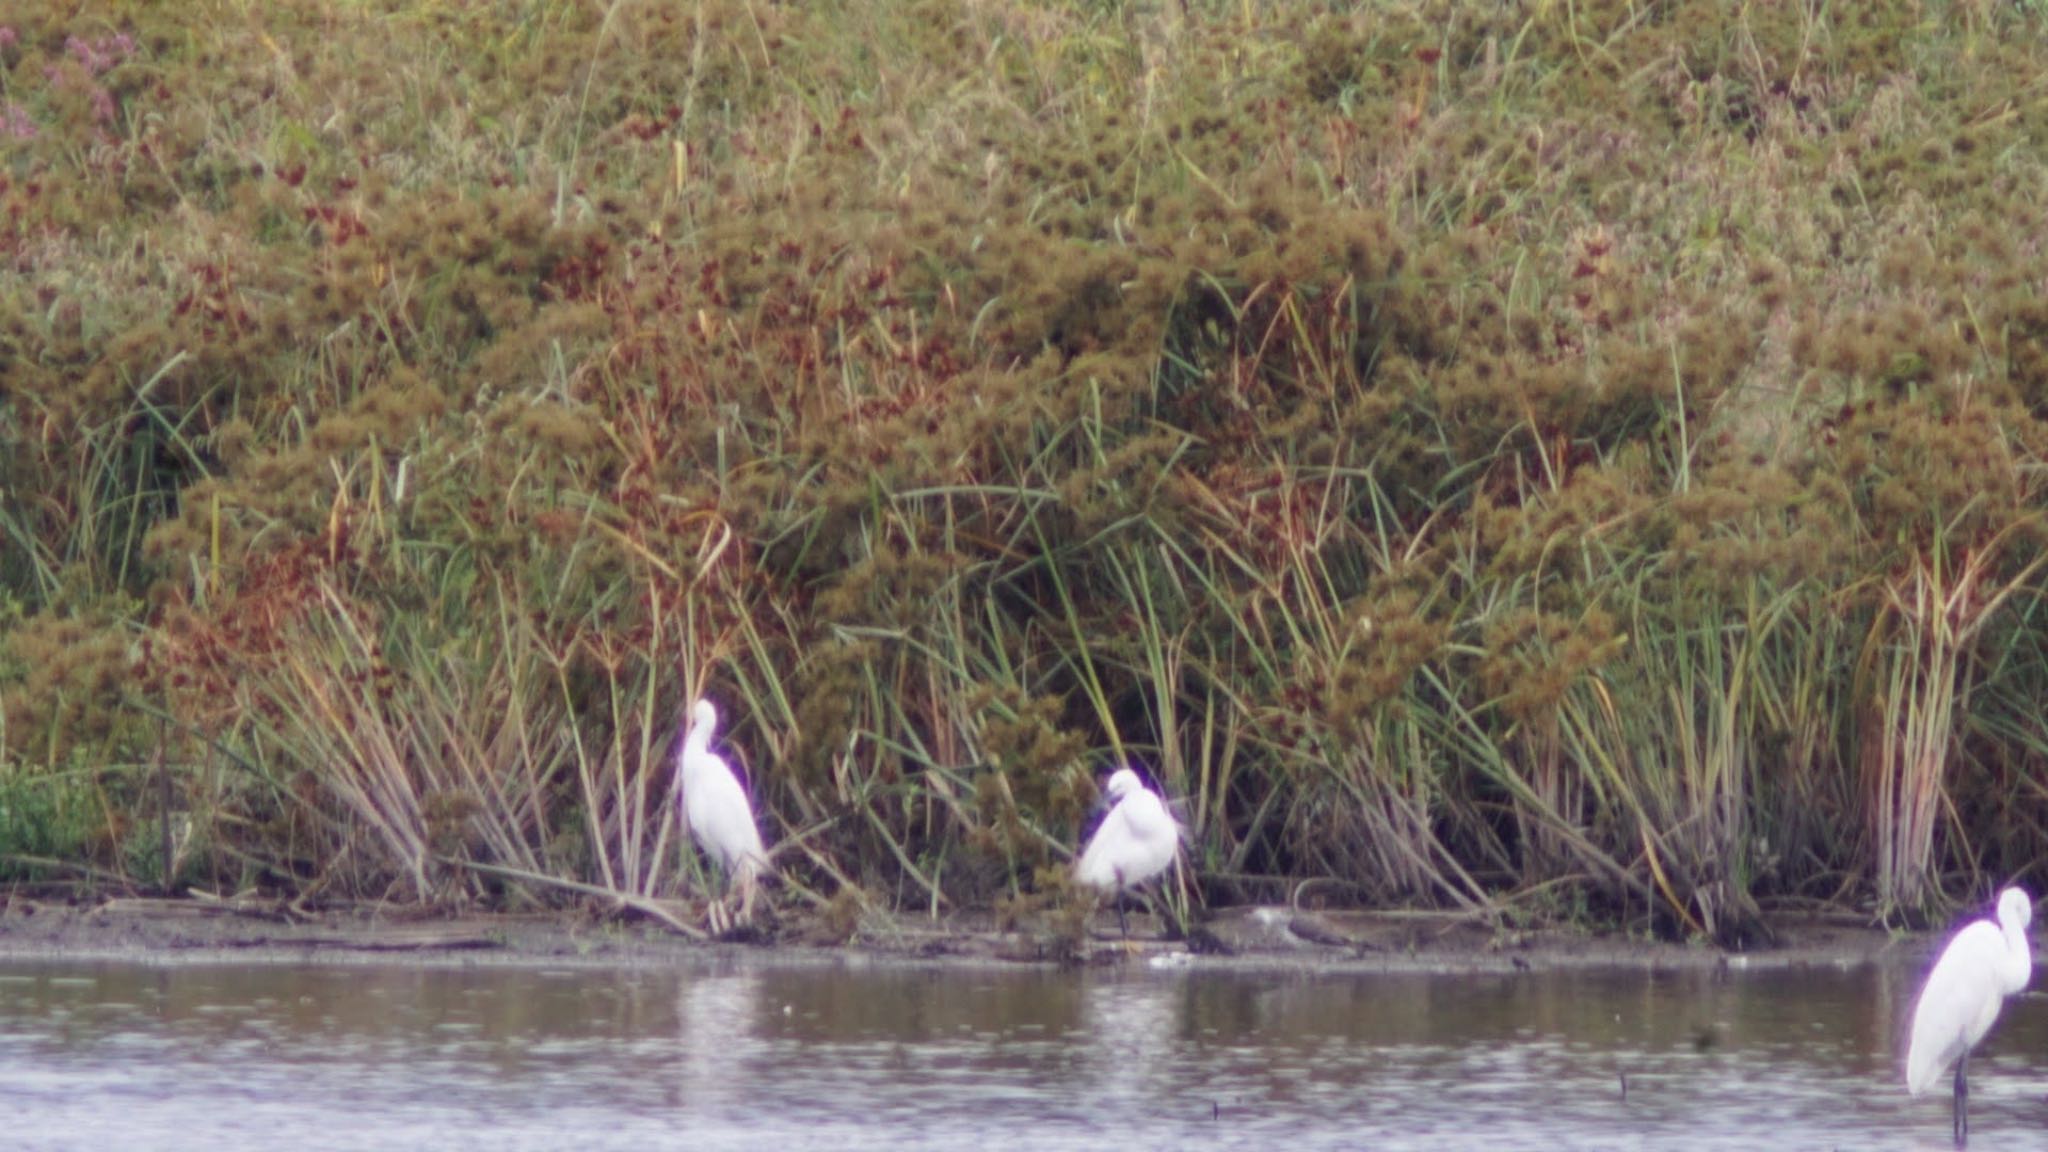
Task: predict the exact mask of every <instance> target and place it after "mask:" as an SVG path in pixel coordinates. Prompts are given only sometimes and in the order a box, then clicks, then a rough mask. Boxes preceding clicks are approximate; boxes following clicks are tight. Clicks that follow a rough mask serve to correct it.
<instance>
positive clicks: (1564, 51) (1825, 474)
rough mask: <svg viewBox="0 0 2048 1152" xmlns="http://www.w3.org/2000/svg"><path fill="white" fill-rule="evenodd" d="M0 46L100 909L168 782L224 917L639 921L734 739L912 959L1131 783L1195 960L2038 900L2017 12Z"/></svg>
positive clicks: (2026, 247)
mask: <svg viewBox="0 0 2048 1152" xmlns="http://www.w3.org/2000/svg"><path fill="white" fill-rule="evenodd" d="M9 19H14V20H17V21H18V23H15V24H9V25H6V26H5V28H6V29H7V30H8V32H9V33H10V34H9V35H8V36H5V37H0V41H4V43H0V78H4V84H0V132H7V133H8V136H7V139H6V140H5V141H4V142H0V148H4V149H5V151H4V152H0V306H4V314H5V315H7V316H10V317H13V319H11V320H9V321H7V322H5V325H4V327H0V371H4V373H5V378H6V379H7V381H8V384H7V385H6V386H5V391H0V410H4V414H5V419H0V489H4V499H0V544H4V548H0V620H4V621H6V622H7V628H6V633H5V636H4V639H0V722H4V727H0V771H4V772H5V773H7V774H8V775H7V776H6V777H5V779H6V780H7V781H9V784H8V787H14V786H16V785H20V786H24V787H31V788H33V787H36V786H38V785H37V784H36V782H37V781H42V780H48V781H52V782H56V781H61V782H62V784H61V786H59V785H58V784H56V783H53V784H52V785H51V786H52V787H53V788H58V790H59V791H60V792H62V793H63V794H64V795H65V796H67V797H68V796H71V795H73V794H74V793H75V794H80V795H90V796H94V797H96V798H98V800H99V808H100V812H101V815H99V816H98V817H96V818H95V821H93V822H90V824H91V827H92V828H93V831H91V832H89V833H88V832H84V831H80V832H79V833H78V834H77V835H75V836H71V837H69V838H68V839H66V842H67V843H69V844H70V845H71V847H70V848H69V849H68V851H70V852H72V853H74V854H76V855H77V856H78V857H79V858H80V860H79V863H80V864H85V865H90V866H91V867H93V868H95V869H98V870H100V871H101V872H102V873H106V874H113V875H119V874H122V873H123V872H126V871H129V870H131V863H130V862H131V861H132V860H135V859H140V858H141V857H140V856H139V855H138V854H137V852H136V851H135V850H134V847H133V846H134V845H135V844H137V843H139V842H140V840H139V838H140V837H142V836H143V835H144V831H145V829H147V828H153V827H159V826H158V825H151V824H149V820H150V819H153V818H154V817H151V816H150V815H149V813H153V812H154V811H155V807H152V805H154V806H156V807H161V804H160V802H159V801H157V800H155V799H153V798H151V797H150V796H148V795H146V794H145V790H144V789H142V788H140V787H138V786H137V785H136V784H135V782H134V780H133V779H131V776H132V775H133V774H132V773H128V772H125V771H123V770H120V769H118V768H117V767H115V766H118V765H123V764H130V765H132V764H135V763H141V762H143V761H144V760H146V759H148V758H149V757H150V756H151V755H152V754H153V753H154V751H155V741H156V740H157V736H156V734H155V721H156V718H157V717H159V716H170V717H175V718H176V720H177V721H178V726H177V728H176V732H175V736H174V739H175V740H176V741H177V742H178V743H179V746H180V749H181V752H180V754H179V755H175V756H173V757H171V759H172V760H173V761H174V762H176V763H179V764H183V765H186V767H184V768H181V769H180V770H179V772H178V773H177V776H178V782H179V791H180V794H179V796H178V797H177V799H176V807H177V809H178V811H179V812H180V813H182V814H183V815H184V816H185V817H186V818H189V819H190V820H192V821H193V822H194V823H195V825H198V826H199V827H197V829H196V831H195V832H194V833H193V835H194V836H195V838H196V840H197V842H201V843H205V844H207V845H209V846H210V851H211V853H212V859H213V860H214V861H215V863H216V869H215V870H216V872H217V873H218V872H220V871H222V870H223V869H224V870H225V871H226V872H229V873H233V875H218V876H217V877H216V879H217V881H218V882H220V883H222V884H223V885H225V884H228V883H233V884H235V885H237V886H239V885H242V884H250V883H255V884H267V885H275V886H280V887H285V888H290V889H292V890H294V891H295V892H296V893H297V894H299V895H301V896H308V897H310V896H312V895H320V896H344V895H345V896H351V897H377V898H395V899H407V900H418V901H428V902H457V901H484V902H511V901H537V902H549V901H552V900H556V899H559V898H563V896H564V894H569V895H571V896H572V897H573V898H577V899H581V898H583V897H584V896H587V895H589V894H592V893H596V894H598V895H599V896H600V897H603V898H609V899H611V900H613V901H615V902H619V903H633V904H634V906H636V907H640V908H642V909H643V910H649V909H651V910H654V911H655V913H656V914H661V915H670V914H672V913H671V912H669V911H667V910H666V909H667V904H666V902H668V901H671V900H673V899H674V898H675V897H677V896H679V895H681V894H683V893H685V892H686V891H689V890H692V889H693V888H694V887H695V885H696V878H695V877H694V876H693V875H692V869H693V868H694V863H693V862H694V860H695V855H694V853H692V852H690V851H688V850H687V848H686V845H685V844H684V843H683V841H684V838H683V837H682V836H681V835H680V833H679V830H678V828H677V826H676V820H675V809H674V806H673V803H672V799H673V797H672V787H673V782H672V779H671V766H670V754H671V751H672V749H671V747H670V744H671V741H672V739H673V735H674V732H675V730H676V727H677V718H678V716H679V715H680V713H681V709H682V708H683V707H684V706H685V705H686V704H687V702H688V701H689V700H690V699H691V698H692V697H693V696H695V695H697V694H699V693H709V694H711V695H713V696H714V697H715V698H717V699H718V700H719V701H720V702H721V704H722V706H723V709H722V711H723V714H724V715H726V716H727V717H729V718H730V730H729V731H728V732H726V733H724V734H722V739H723V741H724V744H725V748H726V750H727V752H728V753H729V755H730V757H731V758H732V759H734V760H735V761H736V762H738V763H740V764H741V765H742V766H743V767H744V768H745V769H746V771H747V772H748V774H749V777H750V781H751V785H752V789H753V793H754V798H755V802H756V805H757V808H758V809H759V811H760V812H761V814H762V817H761V818H762V821H763V824H764V829H765V830H766V831H767V832H768V833H769V839H770V841H771V842H772V843H776V844H780V845H781V847H779V848H778V849H777V850H776V864H777V867H778V870H779V871H780V872H781V873H782V875H783V877H784V879H785V881H786V882H787V884H788V886H789V889H790V891H792V892H795V893H799V894H810V895H816V894H818V893H821V892H826V893H829V892H835V891H842V890H843V891H847V892H850V893H854V894H855V895H854V896H853V897H850V899H852V900H853V902H854V903H856V904H878V903H879V904H886V905H891V906H894V907H896V908H899V909H903V910H916V911H919V912H923V913H927V914H936V913H942V912H945V911H948V910H962V909H980V908H987V907H992V906H997V905H1000V906H1002V907H1003V908H1005V909H1009V910H1011V911H1013V912H1016V913H1017V914H1018V915H1028V914H1030V912H1031V910H1033V909H1037V908H1042V907H1045V906H1047V905H1049V904H1053V903H1057V902H1058V901H1059V900H1061V899H1062V880H1061V878H1062V876H1063V873H1064V865H1065V863H1066V861H1067V859H1068V857H1069V856H1070V854H1071V852H1072V847H1073V845H1074V844H1075V842H1076V841H1077V839H1078V836H1079V834H1080V830H1081V827H1082V824H1083V822H1084V820H1085V818H1086V812H1087V809H1088V806H1089V804H1090V802H1091V801H1092V799H1093V798H1094V796H1093V793H1094V780H1095V779H1096V778H1097V777H1099V776H1100V775H1101V774H1102V773H1103V772H1104V771H1105V770H1107V769H1108V768H1110V767H1111V766H1112V765H1113V764H1115V763H1117V762H1119V761H1122V760H1126V759H1129V760H1135V761H1137V762H1139V763H1141V764H1143V765H1144V766H1145V767H1146V768H1147V769H1148V771H1150V773H1151V774H1152V775H1153V776H1154V777H1155V778H1156V779H1157V780H1158V781H1159V782H1160V784H1161V785H1162V786H1163V787H1164V788H1165V790H1166V791H1167V792H1168V794H1170V795H1171V796H1173V797H1174V798H1175V799H1176V801H1177V803H1179V804H1180V805H1181V807H1182V809H1183V813H1182V814H1183V817H1184V819H1185V822H1186V823H1187V824H1188V826H1189V828H1190V829H1191V832H1192V835H1193V852H1192V859H1193V861H1194V863H1195V864H1196V869H1195V872H1196V875H1197V876H1198V877H1199V878H1200V891H1199V892H1198V893H1197V894H1198V895H1199V896H1200V897H1202V898H1203V899H1205V900H1208V901H1211V902H1224V901H1231V900H1244V899H1260V900H1280V899H1292V900H1317V899H1337V900H1350V901H1358V902H1364V903H1372V904H1391V903H1399V904H1425V905H1438V906H1445V907H1453V908H1459V909H1464V910H1467V911H1469V912H1471V913H1472V914H1475V915H1480V916H1486V917H1491V918H1495V919H1499V920H1505V919H1507V918H1511V917H1515V916H1521V915H1526V914H1563V915H1582V914H1590V915H1595V916H1604V917H1614V918H1620V919H1625V920H1628V921H1630V922H1642V923H1648V924H1651V925H1654V926H1656V927H1657V928H1659V929H1660V930H1668V931H1673V932H1693V933H1700V934H1703V935H1707V936H1711V937H1714V938H1716V939H1719V940H1721V941H1724V942H1728V943H1731V944H1736V943H1744V942H1747V941H1750V940H1753V939H1757V938H1759V936H1760V934H1761V931H1762V928H1761V925H1762V923H1763V918H1762V913H1763V912H1764V911H1765V910H1767V909H1768V908H1770V907H1771V906H1773V905H1774V904H1790V905H1804V904H1809V903H1812V902H1826V903H1836V904H1846V905H1851V906H1854V907H1858V908H1862V909H1865V910H1867V911H1869V912H1870V913H1871V914H1872V915H1874V916H1876V917H1879V918H1883V919H1887V920H1898V919H1901V918H1903V919H1907V920H1917V919H1923V918H1928V917H1932V916H1935V915H1938V914H1939V912H1940V911H1941V909H1942V906H1943V904H1944V902H1945V901H1947V900H1949V899H1952V898H1957V897H1961V896H1963V895H1965V894H1967V893H1970V892H1973V891H1976V890H1978V889H1981V888H1984V887H1986V886H1988V885H1989V884H1990V883H1991V882H1992V878H1993V876H1994V874H1997V875H2003V874H2006V873H2010V872H2013V871H2015V870H2018V869H2021V868H2024V867H2025V864H2026V861H2027V860H2029V859H2030V858H2031V855H2032V854H2033V850H2034V849H2035V848H2037V847H2038V846H2039V845H2040V844H2041V842H2042V837H2041V835H2040V832H2039V829H2040V828H2041V827H2043V826H2044V821H2043V820H2042V819H2041V817H2040V813H2041V812H2042V811H2043V807H2042V805H2043V802H2044V800H2048V794H2044V793H2043V791H2042V789H2041V788H2040V787H2039V785H2038V780H2037V777H2038V775H2039V772H2038V769H2039V767H2040V765H2041V764H2042V762H2043V760H2042V750H2043V748H2044V747H2048V741H2044V739H2043V737H2042V734H2041V731H2040V726H2039V725H2038V723H2036V722H2035V721H2033V720H2032V719H2031V715H2032V712H2031V710H2030V707H2029V701H2030V699H2031V697H2032V696H2033V695H2034V694H2035V693H2036V692H2037V691H2038V689H2039V688H2040V687H2041V686H2042V685H2044V684H2048V675H2044V674H2043V669H2044V668H2048V663H2044V660H2043V653H2042V650H2041V648H2040V646H2039V645H2038V644H2036V643H2034V642H2033V640H2032V638H2031V637H2032V635H2033V632H2034V631H2035V630H2034V629H2033V628H2032V623H2033V621H2034V617H2035V616H2036V615H2037V614H2038V606H2039V600H2040V591H2041V580H2040V576H2041V556H2042V555H2043V553H2042V551H2041V541H2042V534H2041V517H2040V515H2039V512H2038V504H2039V501H2038V494H2037V491H2036V483H2037V480H2036V478H2037V477H2038V476H2039V475H2040V465H2041V460H2042V458H2043V452H2044V448H2048V424H2044V423H2043V422H2042V420H2041V415H2040V414H2041V411H2042V405H2043V403H2044V399H2048V372H2044V370H2043V366H2042V364H2041V363H2040V362H2039V359H2040V358H2039V357H2038V355H2037V354H2036V352H2035V351H2034V348H2035V345H2036V344H2038V343H2039V338H2040V337H2041V336H2042V335H2043V334H2044V333H2048V319H2044V317H2048V305H2044V304H2043V302H2042V301H2041V299H2040V294H2039V289H2038V277H2037V276H2035V275H2034V272H2033V269H2034V268H2035V267H2036V266H2037V264H2038V256H2039V253H2038V252H2037V251H2036V248H2037V247H2038V246H2037V245H2036V244H2035V242H2034V241H2033V240H2032V239H2031V237H2033V236H2035V235H2038V234H2043V232H2044V230H2043V229H2042V228H2040V227H2038V225H2040V224H2041V223H2042V221H2041V220H2040V216H2041V209H2040V206H2039V204H2037V203H2036V202H2035V201H2036V200H2037V199H2038V198H2037V197H2035V196H2034V195H2033V194H2032V192H2031V189H2032V188H2033V187H2035V186H2036V183H2037V178H2038V177H2039V176H2040V175H2041V174H2042V169H2043V163H2042V157H2041V155H2040V150H2039V147H2038V146H2037V143H2036V141H2037V139H2038V138H2039V136H2040V133H2039V132H2038V131H2035V129H2036V128H2038V127H2039V126H2038V125H2034V124H2032V123H2031V121H2032V119H2033V118H2034V117H2035V111H2034V109H2035V107H2036V103H2037V102H2036V101H2034V100H2033V98H2032V96H2031V94H2030V93H2029V91H2028V89H2027V88H2026V84H2027V81H2025V80H2024V77H2027V76H2032V75H2037V74H2038V73H2039V71H2040V67H2041V65H2042V63H2043V61H2041V60H2040V59H2037V57H2038V56H2039V55H2040V53H2041V52H2042V51H2043V49H2042V47H2041V45H2042V44H2043V43H2044V41H2043V40H2042V39H2041V37H2039V36H2038V35H2036V34H2035V33H2037V32H2038V31H2039V29H2038V28H2037V27H2036V24H2037V23H2038V20H2037V18H2036V16H2035V15H2034V14H2032V13H2030V12H2029V11H2027V10H2025V9H2022V8H2010V7H2008V8H2001V9H1999V10H1997V11H1996V12H1989V13H1978V14H1976V15H1973V17H1972V19H1971V20H1969V21H1965V22H1962V23H1961V24H1954V23H1947V24H1942V25H1941V26H1940V27H1938V28H1936V27H1933V26H1931V25H1928V24H1927V22H1926V20H1925V16H1924V13H1923V12H1922V11H1921V9H1920V6H1918V5H1915V4H1911V3H1906V2H1905V0H1899V2H1896V3H1894V2H1883V3H1876V4H1871V5H1865V6H1863V7H1861V8H1859V9H1857V10H1856V11H1855V12H1853V13H1850V12H1846V11H1842V12H1837V11H1834V10H1831V9H1812V8H1798V7H1793V8H1783V9H1780V8H1770V9H1768V10H1765V9H1758V8H1754V7H1751V8H1743V9H1740V10H1736V9H1727V10H1722V9H1720V8H1715V7H1711V6H1679V7H1676V8H1671V9H1669V10H1664V9H1646V8H1644V7H1643V6H1642V5H1639V4H1636V5H1631V4H1624V3H1618V2H1617V3H1603V2H1599V0H1593V2H1588V3H1581V4H1575V5H1568V6H1559V5H1545V4H1530V5H1520V6H1518V5H1509V6H1506V7H1501V8H1497V9H1495V8H1488V9H1486V10H1484V11H1481V10H1479V9H1475V8H1472V7H1470V6H1465V5H1455V4H1447V3H1436V2H1433V0H1428V2H1418V3H1414V4H1405V5H1390V6H1380V7H1377V8H1374V9H1372V10H1369V11H1363V12H1359V13H1355V14H1346V13H1333V12H1326V11H1321V10H1319V9H1318V10H1311V9H1310V7H1307V6H1298V7H1295V8H1289V7H1288V6H1285V5H1283V6H1281V7H1280V8H1277V9H1271V10H1268V9H1261V8H1257V7H1246V6H1244V5H1236V4H1226V5H1213V4H1193V5H1186V6H1179V7H1176V6H1171V5H1169V6H1166V7H1165V8H1157V9H1155V8H1150V7H1145V6H1123V7H1119V6H1108V7H1103V6H1100V5H1082V4H1073V3H1068V2H1065V0H1047V2H1044V3H1034V4H1027V5H1023V6H1021V7H1020V6H1017V5H996V4H991V3H983V2H981V0H962V2H958V3H945V4H938V5H921V6H910V7H903V6H900V5H888V4H880V3H872V2H868V0H852V2H849V3H844V4H835V5H824V6H811V7H794V8H792V7H780V8H778V7H775V6H762V5H757V4H748V3H742V2H731V3H728V2H725V0H712V2H709V3H706V4H704V5H701V6H700V7H699V8H698V9H696V10H693V11H691V12H690V13H688V14H685V15H678V14H676V13H673V12H670V11H668V10H666V9H664V8H662V7H661V6H659V5H637V4H631V3H620V4H611V5H606V6H602V7H592V6H589V5H573V4H562V3H556V2H554V0H504V2H502V3H497V4H492V5H484V6H480V7H472V8H446V7H436V6H407V5H399V6H397V7H396V8H393V9H389V10H380V11H378V12H370V11H367V10H363V11H357V10H352V9H350V10H335V9H333V8H332V6H329V5H317V4H312V3H310V2H306V3H297V2H294V3H287V4H283V5H273V6H271V7H270V8H269V9H267V10H266V13H265V20H264V21H263V22H262V23H261V24H260V26H252V25H249V24H248V23H247V21H246V20H243V19H241V18H240V17H239V16H238V17H236V18H235V19H227V18H225V17H223V16H221V14H219V13H209V12H204V11H198V10H195V11H192V12H185V11H183V10H173V9H169V8H164V7H161V6H153V5H142V4H136V3H130V2H124V0H105V2H103V3H97V4H92V5H88V6H87V9H83V10H79V11H76V12H72V11H68V10H67V11H64V12H57V11H52V12H50V13H46V14H38V15H32V16H19V17H9ZM394 29H398V30H402V31H403V32H404V33H405V34H404V35H400V36H397V37H395V38H394V36H393V34H392V33H393V30H394ZM1908 30H1910V32H1911V34H1910V35H1908V34H1906V32H1907V31H1908ZM856 44H857V45H860V46H861V47H860V50H859V51H858V52H855V51H853V50H852V49H850V48H849V47H848V46H849V45H856ZM366 45H377V46H378V48H377V51H376V52H370V51H368V50H367V49H366V48H365V46H366ZM387 47H388V51H387ZM368 59H378V60H381V61H383V64H381V65H380V66H379V67H377V68H374V69H370V68H366V67H364V66H363V64H362V63H361V62H362V61H364V60H368ZM458 61H459V62H461V66H459V67H458V66H456V64H455V62H458ZM1986 109H1994V110H1996V109H2005V110H2006V111H2003V112H1993V113H1987V112H1986V111H1985V110H1986ZM10 125H12V126H14V127H13V128H10V127H8V126H10ZM23 125H26V126H27V127H26V128H22V127H21V126H23ZM149 221H154V222H158V223H155V224H145V222H149ZM53 794H55V793H53ZM66 803H67V804H69V800H67V801H66ZM69 811H70V809H69V808H66V812H67V813H68V812H69ZM69 819H70V817H69V816H68V815H67V816H66V820H69ZM59 839H65V838H59ZM22 842H23V843H29V842H30V841H28V840H23V841H22ZM48 842H49V843H56V842H57V840H50V841H48ZM35 843H44V842H43V841H35Z"/></svg>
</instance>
